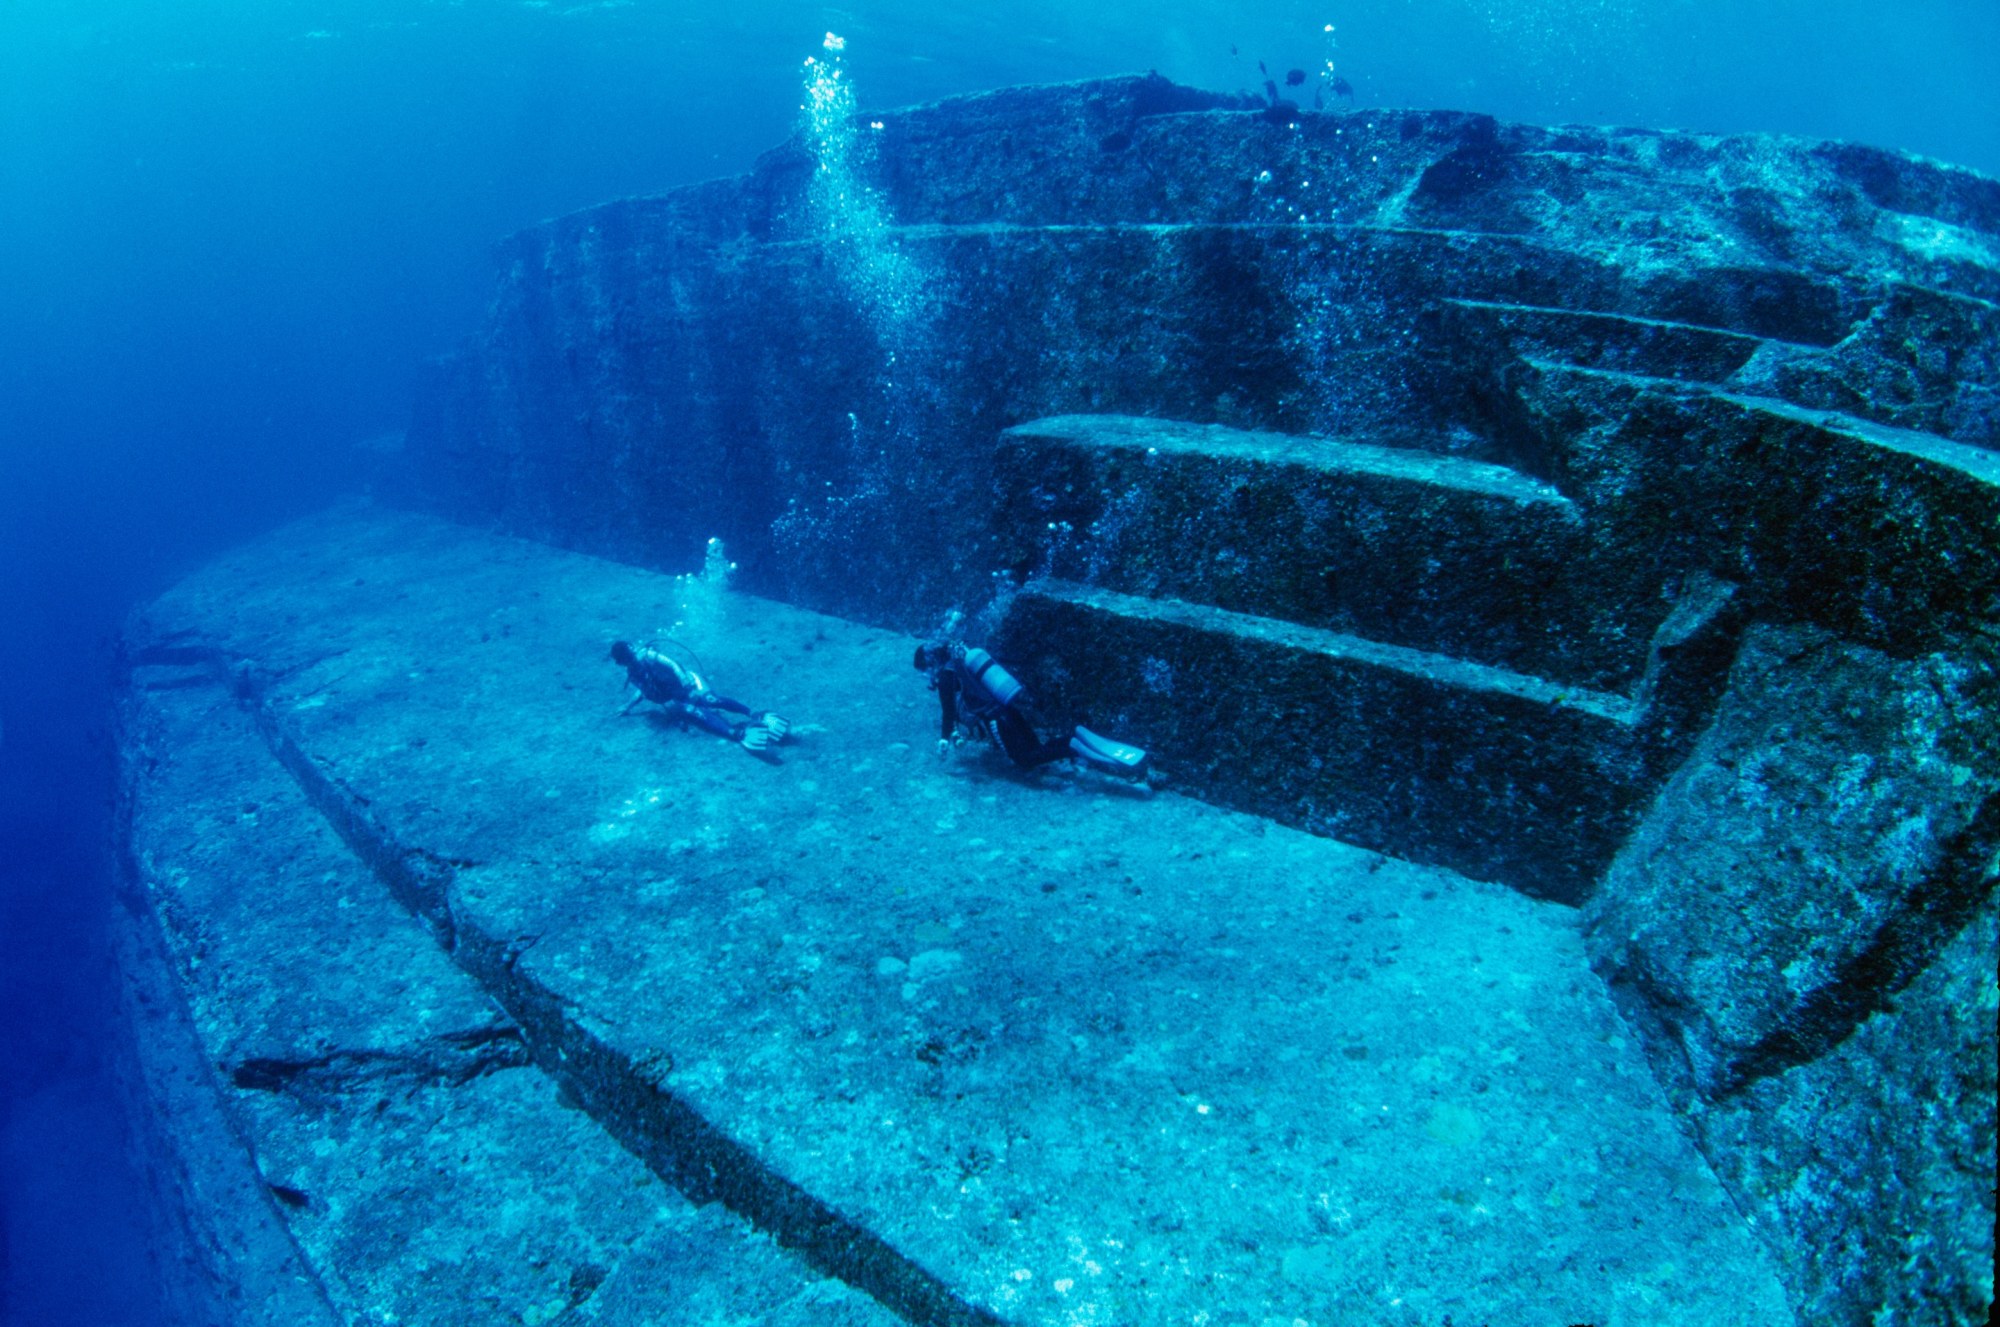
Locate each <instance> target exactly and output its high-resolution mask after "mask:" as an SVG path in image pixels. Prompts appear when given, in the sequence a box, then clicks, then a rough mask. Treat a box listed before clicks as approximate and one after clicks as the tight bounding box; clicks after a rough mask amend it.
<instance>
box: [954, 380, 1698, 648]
mask: <svg viewBox="0 0 2000 1327" xmlns="http://www.w3.org/2000/svg"><path fill="white" fill-rule="evenodd" d="M998 473H999V481H998V482H999V491H1000V494H1001V499H1000V503H999V507H998V512H997V515H996V518H995V523H994V529H995V534H996V539H997V540H998V541H999V544H1000V548H1001V553H1002V556H1003V558H1004V559H1005V560H1006V561H1007V562H1009V563H1010V564H1012V565H1014V566H1015V567H1016V568H1017V569H1019V570H1022V571H1028V570H1033V571H1035V572H1039V573H1041V574H1046V575H1049V576H1053V577H1056V578H1058V579H1063V580H1073V581H1079V582H1084V583H1088V584H1093V585H1102V586H1105V587H1107V588H1109V589H1113V590H1117V591H1121V592H1124V593H1127V594H1137V595H1147V596H1155V597H1161V598H1172V599H1184V600H1188V601H1191V602H1196V603H1206V604H1213V605H1216V606H1217V607H1220V608H1224V609H1228V610H1230V611H1233V612H1238V613H1247V614H1252V615H1255V616H1259V617H1269V618H1279V619H1284V620H1287V621H1293V622H1299V623H1302V624H1305V625H1307V626H1313V627H1320V628H1325V629H1327V630H1330V631H1338V632H1345V633H1352V634H1358V635H1365V636H1368V637H1370V638H1373V639H1376V640H1381V641H1385V642H1392V643H1395V644H1399V645H1405V646H1410V647H1412V648H1416V649H1423V650H1431V651H1436V652H1440V653H1445V654H1451V655H1456V656H1461V657H1464V658H1467V659H1476V660H1479V661H1482V662H1485V663H1490V664H1495V665H1500V666H1503V667H1509V668H1514V669H1518V670H1522V671H1526V672H1532V673H1540V674H1544V675H1547V676H1551V677H1558V678H1563V679H1565V680H1567V681H1571V682H1575V683H1578V684H1581V685H1597V686H1617V685H1622V684H1629V683H1630V682H1631V681H1632V680H1633V679H1634V678H1635V677H1636V676H1637V675H1638V673H1639V672H1640V670H1641V669H1642V668H1643V667H1644V664H1645V658H1646V653H1645V649H1646V647H1645V642H1646V639H1647V637H1648V636H1649V635H1650V634H1651V632H1652V631H1653V629H1654V628H1655V627H1657V625H1658V623H1659V621H1660V619H1661V618H1662V617H1664V615H1665V612H1666V609H1667V605H1666V604H1665V603H1664V602H1663V601H1662V599H1661V597H1660V595H1659V593H1658V587H1657V586H1647V587H1635V586H1631V585H1624V584H1614V583H1612V577H1610V576H1609V575H1606V574H1601V573H1600V572H1599V571H1598V570H1597V569H1596V568H1595V567H1594V564H1593V562H1592V560H1591V558H1590V556H1589V555H1590V550H1591V539H1590V533H1589V531H1588V530H1587V529H1586V526H1585V523H1584V521H1583V519H1582V517H1581V515H1580V513H1579V511H1578V509H1577V506H1576V504H1575V503H1573V502H1571V501H1570V500H1569V499H1568V498H1567V497H1565V496H1564V495H1563V494H1562V493H1561V492H1559V491H1557V490H1556V489H1555V488H1553V487H1551V486H1550V485H1548V484H1545V483H1543V482H1541V481H1539V480H1536V479H1533V478H1531V477H1529V476H1527V475H1524V474H1521V473H1519V472H1517V471H1514V470H1511V469H1508V468H1506V467H1504V466H1499V465H1493V464H1490V463H1487V462H1482V461H1471V460H1464V459H1460V458H1457V457H1452V456H1445V455H1438V454H1436V453H1433V452H1427V451H1418V450H1412V449H1406V448H1392V447H1378V446H1373V445H1370V444H1367V443H1362V442H1355V441H1350V440H1342V439H1333V438H1317V437H1298V436H1290V435H1285V434H1278V433H1267V432H1251V431H1245V430H1240V429H1232V428H1225V427H1222V426H1220V425H1213V424H1185V423H1177V422H1173V421H1169V420H1156V419H1140V418H1133V417H1129V416H1118V415H1063V416H1058V417H1055V418H1051V419H1043V420H1037V421H1035V422H1033V423H1030V424H1023V425H1020V426H1018V427H1016V428H1012V429H1009V430H1007V431H1006V433H1004V434H1003V435H1002V437H1001V446H1000V454H999V461H998Z"/></svg>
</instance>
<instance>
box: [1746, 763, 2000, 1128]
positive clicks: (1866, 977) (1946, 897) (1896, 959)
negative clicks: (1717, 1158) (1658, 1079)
mask: <svg viewBox="0 0 2000 1327" xmlns="http://www.w3.org/2000/svg"><path fill="white" fill-rule="evenodd" d="M1996 883H2000V796H1992V797H1988V798H1987V799H1986V800H1985V801H1984V802H1983V803H1981V805H1980V808H1979V811H1978V813H1977V814H1976V815H1974V817H1973V819H1972V823H1971V824H1969V825H1967V826H1966V827H1965V829H1963V830H1961V831H1960V832H1959V834H1958V835H1957V837H1955V838H1954V839H1953V840H1952V841H1951V843H1950V844H1949V845H1947V847H1946V849H1945V853H1944V856H1943V859H1942V861H1940V863H1939V864H1938V868H1937V870H1936V871H1935V872H1933V873H1932V875H1931V878H1930V879H1929V880H1928V881H1926V882H1925V884H1924V886H1923V888H1922V889H1920V890H1919V891H1918V892H1917V894H1916V897H1915V900H1914V902H1913V903H1912V905H1911V906H1910V907H1908V908H1906V909H1904V910H1903V911H1902V912H1899V913H1898V914H1897V915H1896V916H1895V917H1893V918H1892V919H1891V920H1890V921H1889V922H1888V923H1887V924H1886V925H1884V926H1883V927H1882V929H1881V930H1880V931H1878V932H1877V933H1876V935H1875V938H1874V941H1873V943H1871V944H1870V945H1869V946H1868V947H1867V948H1865V949H1863V950H1862V951H1861V952H1860V953H1858V954H1855V955H1854V956H1852V957H1851V958H1849V959H1848V960H1847V961H1846V962H1845V963H1843V964H1842V965H1841V966H1840V968H1839V969H1838V971H1837V972H1836V973H1835V975H1834V977H1833V980H1831V981H1829V982H1827V983H1826V984H1825V985H1824V986H1821V987H1820V988H1819V989H1818V990H1816V991H1814V992H1813V993H1812V994H1811V995H1809V996H1807V997H1806V998H1805V999H1804V1000H1802V1001H1801V1002H1800V1003H1799V1004H1798V1005H1797V1006H1796V1007H1795V1008H1794V1009H1793V1010H1792V1011H1791V1012H1790V1014H1788V1015H1787V1016H1786V1018H1785V1019H1784V1021H1783V1023H1782V1024H1781V1025H1780V1026H1779V1028H1778V1029H1777V1031H1775V1032H1773V1033H1772V1034H1771V1035H1769V1036H1767V1037H1765V1038H1764V1039H1763V1040H1762V1041H1760V1042H1758V1043H1757V1044H1756V1045H1755V1046H1753V1047H1751V1048H1750V1049H1749V1050H1747V1051H1745V1052H1744V1053H1743V1054H1741V1055H1739V1056H1738V1057H1737V1058H1736V1059H1735V1061H1734V1062H1732V1063H1731V1064H1730V1065H1729V1067H1728V1070H1727V1073H1726V1077H1725V1078H1724V1079H1723V1081H1722V1083H1721V1084H1720V1086H1719V1087H1717V1089H1716V1090H1715V1091H1714V1092H1712V1093H1711V1094H1710V1095H1711V1097H1712V1098H1713V1099H1714V1100H1717V1101H1722V1100H1726V1099H1728V1098H1729V1097H1732V1096H1734V1095H1736V1094H1738V1093H1740V1092H1742V1091H1744V1090H1745V1089H1746V1088H1748V1087H1750V1086H1751V1085H1752V1084H1754V1083H1756V1082H1758V1081H1760V1080H1762V1079H1765V1078H1770V1077H1773V1076H1775V1075H1778V1074H1782V1073H1784V1072H1786V1071H1787V1070H1789V1069H1793V1068H1796V1067H1797V1066H1799V1065H1802V1064H1807V1063H1810V1062H1811V1061H1813V1060H1817V1059H1818V1058H1820V1057H1821V1056H1822V1055H1825V1054H1826V1053H1828V1052H1829V1051H1831V1050H1833V1049H1835V1048H1836V1047H1838V1046H1839V1045H1840V1044H1841V1043H1842V1042H1844V1041H1846V1040H1847V1038H1848V1037H1850V1036H1851V1035H1853V1033H1854V1031H1855V1030H1856V1029H1857V1028H1859V1027H1860V1026H1861V1024H1862V1023H1864V1022H1865V1021H1867V1019H1868V1018H1869V1017H1871V1016H1872V1015H1874V1014H1876V1013H1878V1012H1881V1011H1883V1010H1886V1009H1889V1008H1891V1007H1892V1005H1891V1002H1892V1000H1893V998H1894V997H1895V995H1896V994H1897V993H1898V992H1900V991H1902V990H1903V989H1904V988H1905V987H1906V986H1908V985H1909V984H1910V983H1911V982H1912V981H1914V980H1916V978H1917V977H1918V976H1919V975H1920V974H1921V973H1922V972H1923V971H1924V969H1925V968H1927V967H1929V966H1930V964H1931V962H1932V960H1934V959H1935V958H1936V957H1937V956H1938V955H1939V954H1940V953H1941V952H1943V950H1944V948H1945V946H1946V945H1948V944H1950V943H1951V941H1952V940H1953V938H1954V937H1956V936H1957V935H1958V933H1959V931H1960V930H1962V929H1963V928H1964V926H1965V924H1966V923H1967V922H1969V921H1971V920H1972V918H1973V915H1974V914H1975V913H1977V912H1978V911H1979V906H1980V904H1982V903H1983V902H1985V900H1986V897H1987V896H1988V895H1989V894H1991V893H1992V892H1993V890H1994V888H1995V885H1996Z"/></svg>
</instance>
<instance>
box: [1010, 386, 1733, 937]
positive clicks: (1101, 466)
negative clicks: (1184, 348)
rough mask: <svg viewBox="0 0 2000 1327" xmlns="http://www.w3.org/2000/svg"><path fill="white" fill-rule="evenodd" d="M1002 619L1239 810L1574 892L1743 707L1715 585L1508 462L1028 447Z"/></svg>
mask: <svg viewBox="0 0 2000 1327" xmlns="http://www.w3.org/2000/svg"><path fill="white" fill-rule="evenodd" d="M999 473H1000V475H1001V485H1000V492H1001V497H1000V505H999V509H998V512H999V514H998V518H997V520H996V523H995V528H996V538H997V539H998V540H1000V541H1001V543H1002V547H1003V549H1004V550H1005V554H1006V556H1007V557H1008V559H1009V560H1010V561H1011V562H1012V563H1013V565H1014V566H1015V567H1016V568H1018V569H1020V570H1022V571H1024V572H1028V571H1030V570H1031V571H1032V574H1031V575H1030V577H1029V579H1028V582H1027V585H1026V588H1025V589H1024V590H1023V591H1022V592H1021V593H1020V594H1019V595H1018V596H1017V597H1016V598H1015V599H1014V601H1013V603H1012V605H1011V607H1010V609H1009V611H1008V615H1007V618H1006V620H1005V622H1004V623H1003V625H1002V628H1001V633H1000V636H1001V639H1000V642H999V644H1000V648H1001V649H1002V650H1003V652H1005V653H1007V654H1009V655H1010V656H1011V657H1013V658H1016V659H1018V660H1019V661H1020V662H1021V664H1022V665H1023V668H1024V670H1025V673H1026V675H1027V676H1028V677H1030V678H1033V679H1034V680H1035V682H1036V685H1037V686H1038V688H1039V689H1040V691H1039V694H1041V696H1042V697H1043V698H1044V699H1045V700H1046V701H1047V702H1048V703H1049V705H1050V706H1051V707H1052V708H1054V709H1057V710H1061V711H1065V712H1070V713H1074V714H1077V715H1080V716H1085V718H1086V721H1087V722H1090V723H1092V724H1093V725H1100V724H1101V725H1103V726H1105V727H1106V728H1108V729H1111V730H1115V731H1117V732H1119V733H1120V734H1121V735H1122V736H1125V737H1127V738H1129V739H1130V740H1133V741H1136V742H1140V743H1142V744H1144V745H1147V746H1149V747H1152V748H1154V749H1156V750H1158V751H1159V752H1161V753H1162V755H1161V758H1162V761H1163V763H1164V764H1165V766H1166V768H1167V769H1168V770H1169V771H1170V772H1171V774H1172V776H1173V777H1174V778H1175V779H1176V780H1178V781H1180V783H1181V784H1182V785H1183V786H1186V787H1189V788H1191V789H1193V790H1195V791H1198V792H1199V793H1201V794H1202V795H1203V796H1207V797H1210V798H1213V799H1214V800H1218V801H1221V802H1223V803H1225V804H1227V805H1232V806H1237V807H1241V808H1244V809H1249V810H1255V811H1258V812H1260V813H1265V814H1271V815H1275V816H1277V817H1279V818H1280V819H1283V820H1286V821H1288V822H1289V823H1293V824H1299V825H1303V826H1305V827H1308V828H1310V829H1312V830H1314V831H1315V832H1318V833H1324V834H1327V835H1330V836H1333V837H1337V838H1341V839H1344V840H1346V841H1348V842H1351V843H1357V844H1361V845H1363V846H1366V847H1371V848H1376V849H1378V850H1381V851H1383V852H1388V853H1393V854H1395V855H1397V856H1402V857H1408V858H1411V859H1413V860H1418V861H1428V862H1436V863H1440V864H1443V865H1448V866H1450V867H1452V868H1453V869H1455V870H1460V871H1464V872H1466V873H1468V874H1471V875H1474V876H1478V877H1481V878H1485V879H1492V880H1498V881H1503V882H1505V883H1508V884H1511V885H1514V886H1516V887H1517V888H1521V889H1523V890H1525V891H1527V892H1528V893H1531V894H1534V895H1537V896H1540V897H1547V898H1555V899H1561V900H1565V901H1569V902H1576V901H1579V900H1580V899H1581V898H1582V897H1583V896H1584V895H1585V894H1586V893H1587V892H1588V890H1589V887H1590V885H1591V883H1592V882H1593V881H1594V880H1595V878H1596V877H1597V875H1598V874H1599V873H1600V872H1601V871H1602V869H1603V867H1604V865H1605V864H1606V863H1607V862H1608V861H1609V859H1610V855H1611V853H1612V852H1613V851H1614V850H1615V848H1616V846H1617V844H1618V842H1619V841H1620V839H1621V838H1622V836H1623V834H1624V833H1625V831H1626V830H1627V829H1628V828H1629V826H1630V824H1631V821H1632V817H1633V814H1634V812H1635V809H1636V807H1637V806H1638V804H1639V803H1640V801H1641V800H1643V798H1644V796H1645V794H1646V792H1647V791H1648V790H1649V789H1650V788H1651V787H1652V786H1654V784H1655V783H1656V782H1657V780H1658V778H1659V777H1660V775H1661V774H1662V772H1663V771H1664V769H1665V768H1667V767H1668V765H1670V763H1671V761H1672V759H1673V756H1674V754H1675V753H1676V752H1677V751H1678V750H1680V749H1682V746H1683V744H1684V743H1685V742H1686V740H1687V739H1688V738H1689V737H1690V736H1691V735H1692V732H1693V729H1694V727H1695V726H1696V725H1695V721H1696V720H1697V719H1698V718H1699V716H1700V714H1701V713H1702V712H1703V710H1704V708H1705V706H1706V705H1707V704H1708V703H1709V702H1710V701H1711V700H1712V699H1713V698H1714V696H1715V695H1716V694H1718V693H1719V690H1720V686H1721V683H1722V679H1723V676H1724V674H1725V673H1726V670H1727V667H1728V662H1729V659H1730V657H1731V654H1732V652H1733V640H1734V631H1735V627H1736V622H1737V617H1736V615H1735V614H1734V613H1733V612H1731V611H1730V606H1731V603H1732V600H1733V598H1734V595H1733V592H1732V590H1731V587H1730V586H1729V585H1727V584H1726V583H1724V582H1721V581H1719V580H1717V579H1715V578H1713V577H1708V576H1703V575H1694V576H1688V577H1685V578H1680V579H1679V580H1678V583H1676V581H1675V580H1673V579H1669V578H1666V577H1661V576H1658V575H1655V576H1654V577H1651V578H1641V577H1639V576H1636V575H1634V574H1632V572H1631V571H1630V570H1629V568H1630V567H1631V566H1632V565H1633V564H1631V563H1630V562H1618V561H1611V560H1605V559H1601V558H1598V557H1596V556H1594V551H1595V548H1596V544H1597V541H1598V539H1599V535H1598V533H1597V532H1596V531H1595V530H1593V529H1592V528H1590V526H1589V525H1588V524H1587V522H1586V521H1585V519H1584V518H1583V516H1582V514H1581V512H1580V511H1579V508H1578V506H1577V504H1576V503H1574V502H1573V501H1571V500H1570V499H1569V498H1568V497H1566V496H1564V495H1563V494H1562V493H1561V492H1560V491H1558V490H1557V489H1556V488H1554V487H1553V486H1551V485H1550V484H1548V483H1546V482H1543V481H1541V480H1539V479H1536V478H1534V477H1531V476H1529V475H1527V474H1523V473H1521V472H1519V471H1516V470H1513V469H1510V468H1507V467H1504V466H1500V465H1495V464H1492V463H1490V462H1485V461H1472V460H1465V459H1462V458H1458V457H1454V456H1451V455H1447V454H1440V453H1436V452H1423V451H1416V450H1409V449H1401V448H1384V447H1378V446H1373V445H1370V444H1367V443H1361V442H1353V441H1346V440H1340V439H1332V438H1312V437H1295V436H1286V435H1281V434H1273V433H1263V432H1248V431H1243V430H1237V429H1230V428H1225V427H1221V426H1217V425H1195V424H1183V423H1175V422H1170V421H1161V420H1148V419H1137V418H1131V417H1125V416H1075V415H1072V416H1062V417H1058V418H1053V419H1046V420H1041V421H1037V422H1035V423H1031V424H1025V425H1022V426H1020V427H1017V428H1014V429H1010V430H1009V431H1008V432H1007V433H1006V434H1005V435H1004V437H1003V439H1002V443H1001V451H1000V461H999Z"/></svg>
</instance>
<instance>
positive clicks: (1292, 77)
mask: <svg viewBox="0 0 2000 1327" xmlns="http://www.w3.org/2000/svg"><path fill="white" fill-rule="evenodd" d="M1305 81H1306V71H1305V70H1303V69H1287V70H1286V71H1285V86H1286V87H1288V88H1295V87H1297V86H1298V85H1299V84H1301V83H1303V82H1305Z"/></svg>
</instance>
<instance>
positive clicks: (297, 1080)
mask: <svg viewBox="0 0 2000 1327" xmlns="http://www.w3.org/2000/svg"><path fill="white" fill-rule="evenodd" d="M530 1062H531V1060H530V1057H529V1054H528V1047H527V1042H526V1041H525V1039H524V1038H523V1037H522V1035H521V1030H520V1029H519V1028H517V1027H513V1026H511V1025H509V1024H502V1023H494V1024H488V1025H485V1026H483V1027H476V1028H467V1029H465V1030H463V1031H460V1032H448V1033H445V1034H443V1035H441V1036H436V1037H427V1038H425V1039H424V1040H423V1041H420V1042H417V1043H415V1044H413V1045H411V1046H408V1047H401V1048H397V1049H393V1050H386V1049H379V1048H375V1047H357V1048H354V1049H341V1050H334V1051H328V1052H326V1053H324V1054H320V1055H312V1056H300V1057H291V1056H249V1057H246V1058H244V1059H242V1060H239V1061H238V1062H237V1063H236V1064H235V1065H234V1066H231V1067H229V1070H228V1072H229V1081H230V1082H231V1083H233V1084H235V1085H236V1086H237V1087H240V1088H244V1089H246V1090H248V1091H253V1092H282V1093H284V1094H286V1095H288V1096H293V1097H297V1098H298V1099H300V1100H301V1101H312V1102H322V1101H327V1100H330V1099H332V1098H335V1097H339V1096H343V1095H345V1094H347V1093H350V1092H355V1091H359V1090H362V1089H365V1088H373V1087H377V1086H380V1085H382V1084H384V1083H406V1084H411V1085H421V1086H427V1087H450V1088H457V1087H463V1086H465V1085H466V1084H467V1083H470V1082H472V1081H473V1080H475V1079H479V1078H484V1077H486V1076H487V1075H488V1074H493V1073H498V1072H500V1071H501V1070H502V1069H519V1068H524V1067H526V1066H527V1065H528V1064H529V1063H530Z"/></svg>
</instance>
